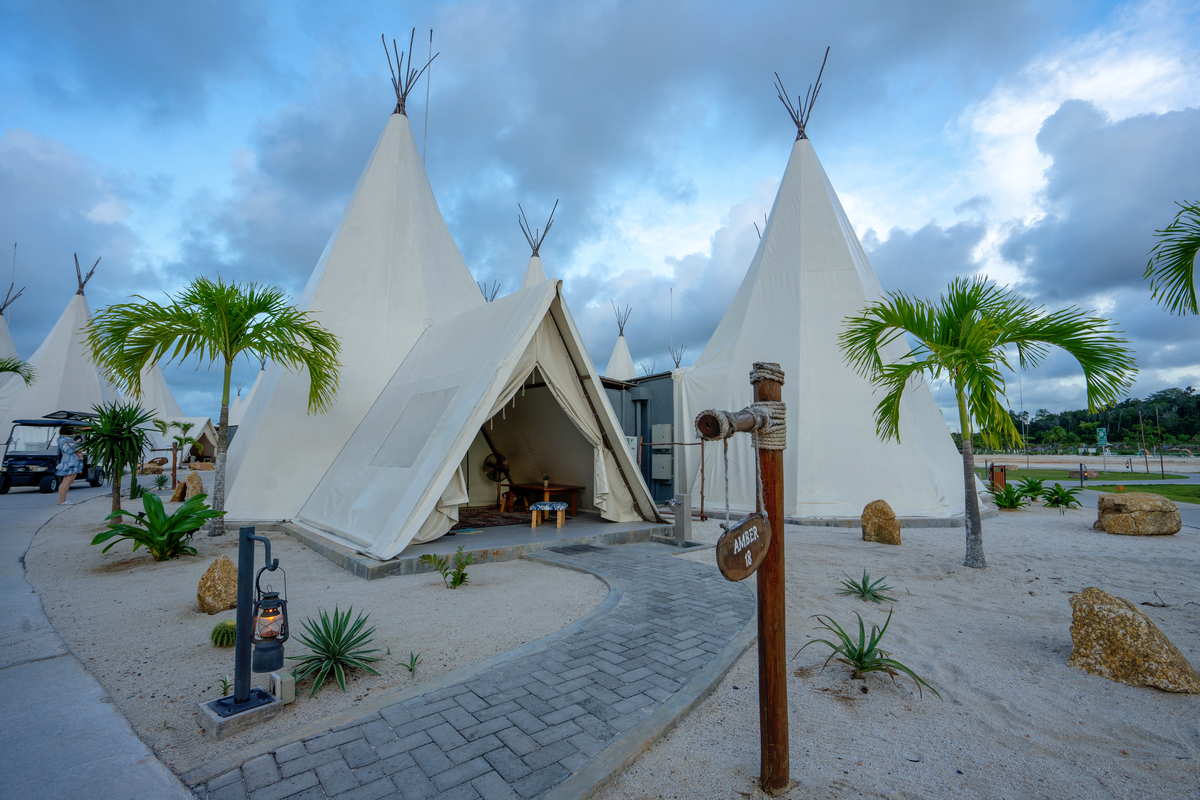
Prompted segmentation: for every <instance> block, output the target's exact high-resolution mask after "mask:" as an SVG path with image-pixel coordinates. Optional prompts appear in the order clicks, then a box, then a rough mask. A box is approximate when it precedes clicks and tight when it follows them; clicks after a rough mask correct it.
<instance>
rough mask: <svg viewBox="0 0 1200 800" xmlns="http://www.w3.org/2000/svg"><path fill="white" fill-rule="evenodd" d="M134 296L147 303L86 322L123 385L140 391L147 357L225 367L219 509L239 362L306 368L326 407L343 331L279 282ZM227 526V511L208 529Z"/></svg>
mask: <svg viewBox="0 0 1200 800" xmlns="http://www.w3.org/2000/svg"><path fill="white" fill-rule="evenodd" d="M134 297H135V299H137V300H140V301H141V302H137V303H120V304H116V305H112V306H109V307H108V308H106V309H104V310H103V311H101V312H100V313H99V314H97V315H95V316H94V317H92V321H91V322H90V323H89V324H88V326H87V328H86V329H85V330H86V331H87V343H88V346H89V348H90V349H91V352H92V358H93V360H94V361H95V363H96V364H97V365H98V366H99V367H100V368H101V369H102V370H103V371H104V372H105V373H106V374H107V375H108V376H109V377H110V378H111V379H112V380H113V382H114V383H115V384H116V385H117V386H118V388H120V389H121V390H122V391H124V392H127V393H130V394H133V395H134V396H139V395H140V394H141V391H142V381H141V374H142V369H143V368H144V367H145V366H146V364H149V363H153V362H159V361H161V360H162V359H164V358H165V359H166V361H167V363H170V362H173V361H176V360H179V361H184V360H186V359H187V358H189V357H190V356H195V357H196V358H197V360H199V361H200V362H208V363H210V364H211V363H215V364H218V365H219V366H220V367H221V369H222V372H223V376H224V379H223V384H222V389H221V420H220V425H219V427H218V430H217V450H216V469H215V472H214V475H213V489H212V494H211V502H212V507H213V509H214V510H216V511H224V510H225V449H226V446H227V445H228V442H229V388H230V382H231V377H232V371H233V362H234V361H236V360H237V359H238V358H239V357H241V356H245V357H247V358H249V359H251V360H252V361H263V362H266V361H275V362H278V363H280V364H282V365H283V366H284V367H287V368H288V369H295V370H298V369H304V370H307V371H308V377H309V392H308V409H309V412H310V413H312V412H320V411H326V410H328V409H329V407H330V405H331V404H332V402H333V398H334V396H335V395H336V394H337V382H338V367H340V366H341V364H340V363H339V362H338V359H337V355H338V350H339V344H338V340H337V337H336V336H334V335H333V334H332V333H330V332H329V331H327V330H325V329H324V328H323V327H321V325H320V323H318V322H317V321H316V320H315V319H312V318H311V316H310V315H309V313H308V312H306V311H299V310H297V309H296V308H295V307H294V306H292V305H289V304H288V302H287V300H286V298H285V296H284V294H283V292H282V291H281V290H280V289H277V288H275V287H273V286H260V285H258V284H255V283H246V284H238V283H226V282H225V281H224V280H222V279H221V278H220V277H218V278H217V279H216V280H210V279H209V278H203V277H201V278H197V279H195V280H194V281H192V283H191V284H190V285H188V286H187V287H186V288H185V289H184V290H183V291H182V292H180V293H179V294H178V295H177V296H176V297H174V298H172V297H169V296H168V298H167V302H165V303H158V302H155V301H152V300H148V299H146V298H145V297H142V296H140V295H135V296H134ZM224 532H225V523H224V520H223V518H216V519H213V520H212V521H211V523H210V528H209V531H208V534H209V535H210V536H219V535H221V534H223V533H224Z"/></svg>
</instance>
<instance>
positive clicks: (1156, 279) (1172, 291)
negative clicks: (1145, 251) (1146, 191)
mask: <svg viewBox="0 0 1200 800" xmlns="http://www.w3.org/2000/svg"><path fill="white" fill-rule="evenodd" d="M1154 235H1155V236H1156V237H1158V244H1156V245H1154V249H1152V250H1151V251H1150V263H1148V264H1147V265H1146V271H1145V273H1143V275H1142V277H1144V278H1148V279H1149V280H1150V293H1151V296H1152V297H1153V298H1154V299H1156V300H1158V301H1159V302H1160V303H1162V304H1163V305H1164V306H1165V307H1166V309H1167V310H1168V311H1170V312H1171V313H1172V314H1179V315H1180V316H1184V315H1186V314H1200V305H1198V304H1197V303H1196V259H1197V257H1198V256H1200V204H1195V205H1189V204H1188V203H1179V213H1178V214H1176V215H1175V221H1174V222H1172V223H1171V224H1170V225H1168V226H1167V227H1165V228H1163V229H1162V230H1158V231H1155V232H1154Z"/></svg>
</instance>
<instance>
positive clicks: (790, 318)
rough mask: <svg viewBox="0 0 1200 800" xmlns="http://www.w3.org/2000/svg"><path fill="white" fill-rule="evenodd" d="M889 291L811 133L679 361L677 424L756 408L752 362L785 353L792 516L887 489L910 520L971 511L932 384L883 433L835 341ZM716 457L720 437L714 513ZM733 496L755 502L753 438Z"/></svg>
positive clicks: (854, 508) (683, 429)
mask: <svg viewBox="0 0 1200 800" xmlns="http://www.w3.org/2000/svg"><path fill="white" fill-rule="evenodd" d="M881 295H882V289H881V287H880V284H879V281H878V280H877V279H876V277H875V273H874V271H873V270H872V269H871V265H870V263H869V262H868V261H867V256H866V253H865V252H864V251H863V248H862V245H861V244H860V243H859V240H858V237H857V235H855V233H854V229H853V227H852V226H851V225H850V221H849V220H848V219H847V218H846V213H845V211H844V210H843V209H842V205H841V203H840V202H839V201H838V198H837V194H836V193H835V192H834V190H833V186H832V185H831V184H830V183H829V178H828V177H827V176H826V174H825V170H824V169H823V168H822V167H821V164H820V162H819V161H818V160H817V155H816V153H815V152H814V151H813V147H812V142H811V141H809V140H808V139H807V138H803V135H802V136H801V138H797V140H796V143H795V145H794V146H793V147H792V154H791V158H790V159H789V161H788V165H787V171H786V172H785V173H784V176H783V181H782V182H781V184H780V186H779V193H778V194H777V195H776V197H775V204H774V206H773V208H772V209H771V216H770V219H769V220H768V221H767V225H766V229H765V230H764V231H763V235H762V240H761V241H760V242H759V246H758V251H757V252H756V253H755V255H754V259H753V261H751V263H750V268H749V270H748V271H747V272H746V277H745V279H744V280H743V281H742V285H741V287H740V288H739V289H738V292H737V294H736V295H735V296H734V298H733V302H732V304H731V305H730V307H729V310H728V311H726V313H725V316H724V318H723V319H722V320H721V322H720V324H719V325H718V326H717V329H716V332H715V333H713V336H712V339H710V340H709V343H708V346H707V347H705V348H704V352H703V353H702V354H701V355H700V357H699V358H698V359H697V360H696V364H695V366H694V367H689V368H685V369H678V370H675V373H674V379H675V419H676V423H677V425H678V429H679V434H680V435H683V436H686V437H688V440H689V441H695V440H696V432H695V427H694V424H693V420H694V419H695V418H696V415H697V414H698V413H699V412H700V411H702V410H704V409H706V408H721V409H731V410H736V409H740V408H743V407H745V406H747V405H749V404H750V402H751V400H752V391H751V388H750V383H749V379H748V375H749V372H750V368H751V365H752V364H753V362H755V361H775V362H778V363H779V364H780V365H781V366H782V367H783V370H784V373H785V375H786V382H785V383H784V386H783V399H784V401H785V402H786V403H787V426H788V443H787V451H786V454H785V456H784V480H785V484H786V485H785V506H784V508H785V513H786V514H787V516H788V517H802V518H804V517H807V518H825V517H858V516H859V515H861V513H862V510H863V507H864V506H865V505H866V504H867V503H869V502H871V501H872V500H877V499H880V498H882V499H884V500H886V501H887V502H888V503H889V504H890V505H891V506H892V508H893V509H894V510H895V512H896V514H897V515H899V516H903V517H950V516H955V515H961V514H962V513H963V474H962V459H961V458H960V456H959V454H958V451H957V449H956V448H955V446H954V442H953V440H952V439H951V437H950V432H949V431H948V430H947V428H946V424H945V422H944V421H943V420H942V417H941V414H940V412H939V411H938V408H937V405H936V403H935V402H934V399H933V395H932V394H931V393H930V391H929V388H928V386H926V385H925V384H924V383H923V382H922V384H921V385H920V386H917V387H914V388H913V389H911V390H910V391H909V392H908V393H907V394H906V395H905V400H904V401H903V408H902V410H901V415H900V435H901V437H902V441H901V442H900V443H897V442H894V441H892V442H887V443H884V442H881V441H880V440H879V438H878V437H877V436H876V434H875V422H874V409H875V405H876V404H877V403H878V401H879V398H878V397H877V396H876V395H875V394H874V392H873V390H872V387H871V385H870V384H869V383H868V382H867V381H866V380H865V379H863V378H861V377H859V376H858V375H857V374H856V373H855V372H854V371H853V370H852V369H850V368H849V367H848V366H846V364H845V362H844V361H843V358H842V354H841V351H840V350H839V349H838V334H839V333H840V332H841V330H842V328H843V325H844V320H845V318H846V316H848V315H852V314H856V313H858V312H860V311H861V310H862V309H863V308H864V307H865V306H866V305H867V303H868V302H869V301H872V300H874V299H876V298H878V297H880V296H881ZM904 353H905V350H904V347H903V344H902V343H894V346H893V347H891V348H889V350H888V351H887V352H886V354H885V357H886V358H888V359H889V360H896V359H899V358H901V357H902V356H903V355H904ZM678 450H679V451H681V452H679V454H678V460H677V461H676V487H677V488H676V491H688V492H691V493H692V494H693V495H696V496H697V498H698V493H699V488H700V453H699V448H696V447H681V448H678ZM720 453H721V449H720V448H719V447H713V448H709V450H708V454H707V458H706V459H705V464H706V473H707V474H706V478H705V495H706V498H705V499H706V505H707V507H708V508H709V509H716V508H720V507H722V505H723V504H724V502H725V498H724V478H725V476H724V472H723V466H722V459H721V458H720ZM697 502H698V500H697ZM729 504H730V507H731V508H732V509H735V510H737V511H739V512H743V511H748V510H753V508H754V506H755V469H754V459H753V454H752V450H751V447H750V438H749V437H746V436H741V437H735V438H734V440H733V441H732V442H731V444H730V454H729Z"/></svg>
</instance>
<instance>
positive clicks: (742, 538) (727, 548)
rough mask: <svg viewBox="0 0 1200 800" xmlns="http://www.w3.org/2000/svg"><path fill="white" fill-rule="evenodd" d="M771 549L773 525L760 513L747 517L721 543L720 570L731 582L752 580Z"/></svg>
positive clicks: (722, 535)
mask: <svg viewBox="0 0 1200 800" xmlns="http://www.w3.org/2000/svg"><path fill="white" fill-rule="evenodd" d="M770 546H771V523H770V522H769V521H768V520H767V518H766V516H765V515H763V514H760V513H757V512H756V513H753V514H747V515H746V516H744V517H742V518H741V519H740V520H738V522H737V524H736V525H734V526H733V527H731V528H730V529H729V530H727V531H725V532H724V533H722V534H721V538H720V539H718V540H717V569H719V570H721V574H722V575H724V576H725V580H727V581H740V580H745V579H746V578H749V577H750V576H751V575H753V574H754V572H755V571H756V570H757V569H758V567H759V565H760V564H762V562H763V559H764V558H766V555H767V549H768V548H769V547H770Z"/></svg>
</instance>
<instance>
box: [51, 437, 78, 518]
mask: <svg viewBox="0 0 1200 800" xmlns="http://www.w3.org/2000/svg"><path fill="white" fill-rule="evenodd" d="M78 444H79V440H78V438H77V437H75V436H72V435H71V426H70V425H63V426H62V427H61V428H59V429H58V466H57V467H56V468H55V470H54V474H55V475H57V476H58V504H59V505H60V506H61V505H70V503H68V502H67V490H68V489H70V488H71V484H72V483H74V482H75V476H76V475H78V474H79V470H81V469H83V459H81V458H80V457H79V451H78V450H77V449H76V447H77V446H78Z"/></svg>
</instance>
